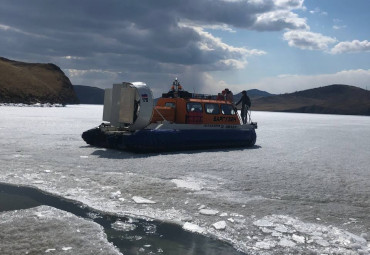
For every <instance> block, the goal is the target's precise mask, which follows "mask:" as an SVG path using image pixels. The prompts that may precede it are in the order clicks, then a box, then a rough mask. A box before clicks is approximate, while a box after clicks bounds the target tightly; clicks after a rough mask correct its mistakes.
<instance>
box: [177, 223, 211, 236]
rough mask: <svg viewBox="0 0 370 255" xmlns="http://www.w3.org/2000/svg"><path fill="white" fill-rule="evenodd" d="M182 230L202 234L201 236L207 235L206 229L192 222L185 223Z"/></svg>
mask: <svg viewBox="0 0 370 255" xmlns="http://www.w3.org/2000/svg"><path fill="white" fill-rule="evenodd" d="M182 228H183V229H185V230H187V231H190V232H195V233H200V234H205V233H206V230H205V229H204V228H202V227H200V226H198V225H197V224H194V223H191V222H185V223H184V225H183V226H182Z"/></svg>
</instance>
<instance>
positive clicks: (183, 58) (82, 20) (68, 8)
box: [0, 0, 309, 88]
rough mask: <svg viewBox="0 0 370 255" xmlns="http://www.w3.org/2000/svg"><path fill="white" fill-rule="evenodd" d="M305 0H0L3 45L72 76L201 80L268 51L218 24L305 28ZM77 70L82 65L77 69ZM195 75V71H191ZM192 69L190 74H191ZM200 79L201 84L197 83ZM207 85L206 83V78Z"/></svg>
mask: <svg viewBox="0 0 370 255" xmlns="http://www.w3.org/2000/svg"><path fill="white" fill-rule="evenodd" d="M303 3H304V1H303V0H228V1H226V0H188V1H180V0H161V1H153V0H140V1H137V0H120V1H117V0H107V1H100V0H80V1H73V0H64V1H53V2H48V1H47V2H45V1H44V0H33V1H28V0H19V1H13V0H3V1H2V3H1V8H0V37H1V38H2V40H0V48H1V49H2V51H3V52H6V54H7V55H6V57H9V58H14V59H18V60H22V61H30V62H53V63H55V64H57V65H59V66H60V67H61V68H62V69H63V70H65V72H66V73H68V74H69V75H71V81H72V82H73V83H79V84H86V85H95V86H100V87H104V86H110V84H111V83H113V82H117V81H122V80H129V81H130V80H131V81H132V80H143V81H145V80H149V81H151V83H153V86H154V87H155V88H160V87H162V88H163V87H166V86H167V82H168V81H169V80H172V79H173V77H175V76H179V77H181V76H183V77H184V82H185V81H186V80H189V81H194V79H195V78H197V79H199V80H197V81H196V82H195V81H194V83H197V84H200V85H199V86H203V85H204V84H206V82H205V81H204V80H202V79H206V80H209V79H208V78H207V77H210V73H211V72H213V71H227V70H233V69H241V68H245V67H246V66H247V64H248V59H249V58H250V57H251V56H255V57H258V56H262V55H265V54H267V53H266V51H264V50H263V49H254V48H250V47H248V45H243V46H235V45H233V44H232V43H230V42H225V41H223V40H222V39H221V38H219V37H216V36H215V35H214V31H215V30H222V31H229V32H231V33H234V32H235V31H237V30H239V29H244V30H254V31H284V30H286V29H292V30H295V29H308V28H309V27H308V25H307V22H306V19H304V18H301V17H299V16H298V15H297V14H296V13H295V12H294V11H296V10H304V9H305V7H304V5H303ZM78 70H80V72H78ZM190 74H192V75H190ZM191 76H193V77H191ZM202 84H203V85H202ZM204 86H205V85H204Z"/></svg>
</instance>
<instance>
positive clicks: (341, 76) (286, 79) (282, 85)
mask: <svg viewBox="0 0 370 255" xmlns="http://www.w3.org/2000/svg"><path fill="white" fill-rule="evenodd" d="M369 81H370V69H368V70H364V69H357V70H343V71H340V72H337V73H332V74H319V75H288V74H286V75H279V76H277V77H268V78H265V79H262V80H260V81H259V82H256V83H253V84H249V85H248V87H249V88H256V89H261V90H266V91H268V92H270V93H276V94H281V93H290V92H294V91H300V90H305V89H310V88H317V87H321V86H326V85H331V84H346V85H353V86H358V87H361V88H366V86H369Z"/></svg>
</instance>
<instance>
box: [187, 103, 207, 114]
mask: <svg viewBox="0 0 370 255" xmlns="http://www.w3.org/2000/svg"><path fill="white" fill-rule="evenodd" d="M186 110H187V111H188V112H202V111H203V108H202V104H201V103H193V102H189V103H187V104H186Z"/></svg>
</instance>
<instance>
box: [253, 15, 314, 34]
mask: <svg viewBox="0 0 370 255" xmlns="http://www.w3.org/2000/svg"><path fill="white" fill-rule="evenodd" d="M253 28H254V29H256V30H259V31H280V30H283V29H308V28H309V26H308V25H307V24H306V19H305V18H300V17H299V16H298V15H297V14H295V13H293V12H290V11H286V10H278V11H273V12H266V13H262V14H259V15H257V20H256V22H255V24H254V25H253Z"/></svg>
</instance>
